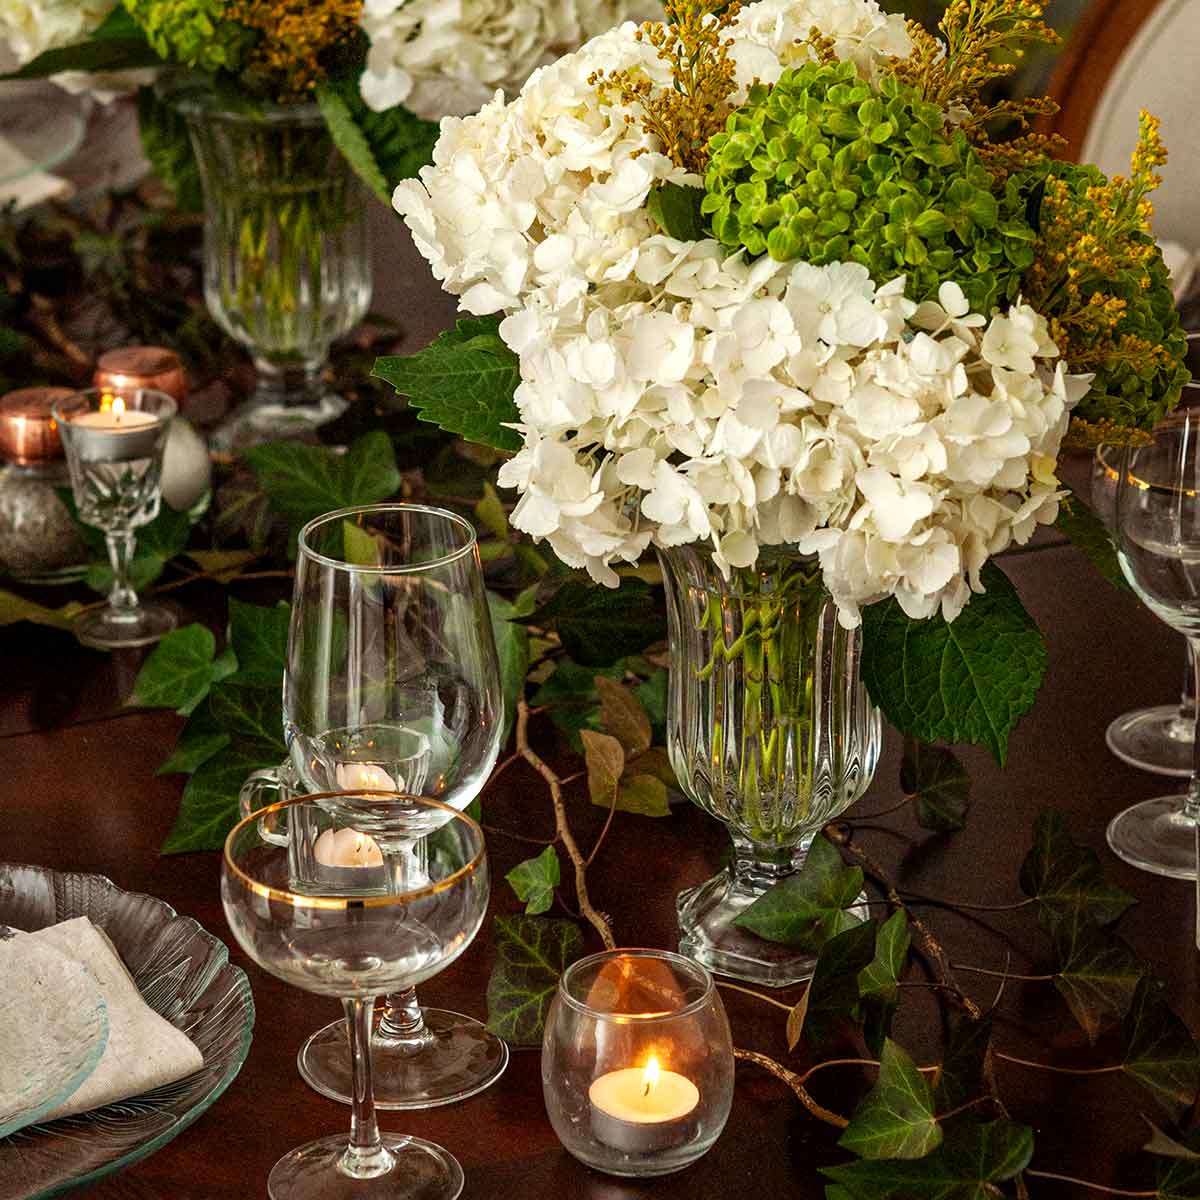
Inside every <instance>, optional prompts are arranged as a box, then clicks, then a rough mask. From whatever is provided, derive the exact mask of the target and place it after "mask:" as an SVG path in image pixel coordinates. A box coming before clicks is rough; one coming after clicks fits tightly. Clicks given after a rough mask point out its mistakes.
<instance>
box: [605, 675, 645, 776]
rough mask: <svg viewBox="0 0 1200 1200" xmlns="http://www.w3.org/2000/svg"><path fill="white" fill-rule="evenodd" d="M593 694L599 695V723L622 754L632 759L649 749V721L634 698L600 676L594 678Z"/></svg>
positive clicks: (615, 683) (626, 689)
mask: <svg viewBox="0 0 1200 1200" xmlns="http://www.w3.org/2000/svg"><path fill="white" fill-rule="evenodd" d="M596 691H597V692H598V693H599V694H600V720H601V722H602V723H603V725H604V728H605V729H607V730H608V732H609V733H611V734H612V735H613V737H615V738H616V739H617V741H618V742H620V743H621V747H622V749H623V750H624V751H625V753H626V754H627V755H628V756H629V757H630V758H633V757H635V756H636V755H638V754H641V753H642V751H643V750H647V749H649V747H650V740H651V737H652V736H653V735H652V734H651V732H650V718H649V717H648V716H646V710H645V709H644V708H643V707H642V705H641V702H640V701H639V700H638V698H637V697H636V696H635V695H634V694H633V693H632V692H631V691H630V690H629V689H628V688H627V687H622V685H621V684H619V683H618V682H617V681H616V680H615V679H606V678H605V677H604V676H603V675H597V676H596Z"/></svg>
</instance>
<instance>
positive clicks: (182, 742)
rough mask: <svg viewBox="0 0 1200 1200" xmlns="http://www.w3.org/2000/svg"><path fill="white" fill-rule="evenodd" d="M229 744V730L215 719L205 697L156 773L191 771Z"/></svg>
mask: <svg viewBox="0 0 1200 1200" xmlns="http://www.w3.org/2000/svg"><path fill="white" fill-rule="evenodd" d="M228 745H229V734H228V733H226V732H225V730H223V729H222V728H221V727H220V726H219V725H218V724H217V723H216V721H215V720H213V715H212V709H211V708H210V707H209V704H208V699H207V697H205V699H204V700H202V701H201V702H200V703H199V704H198V705H197V706H196V708H195V709H194V710H193V712H192V715H191V716H190V717H189V718H188V721H187V724H186V725H184V727H183V729H182V730H181V732H180V734H179V737H178V739H177V740H176V742H175V749H174V750H172V751H171V754H170V756H169V757H168V758H167V760H166V761H165V762H164V763H163V764H162V765H161V766H160V767H159V768H158V770H157V771H156V772H155V774H156V775H190V774H191V773H192V772H193V771H195V770H197V769H199V767H200V766H201V765H202V764H204V763H206V762H208V760H209V759H210V758H212V757H213V755H214V754H216V753H217V752H218V751H220V750H223V749H224V748H225V747H226V746H228Z"/></svg>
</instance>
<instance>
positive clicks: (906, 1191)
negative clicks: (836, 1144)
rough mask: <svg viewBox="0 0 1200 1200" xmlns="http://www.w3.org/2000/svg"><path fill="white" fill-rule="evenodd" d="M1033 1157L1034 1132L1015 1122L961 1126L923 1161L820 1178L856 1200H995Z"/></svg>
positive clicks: (877, 1163) (865, 1164) (853, 1167)
mask: <svg viewBox="0 0 1200 1200" xmlns="http://www.w3.org/2000/svg"><path fill="white" fill-rule="evenodd" d="M1032 1157H1033V1130H1032V1129H1030V1128H1029V1127H1028V1126H1026V1125H1017V1124H1015V1123H1014V1122H1012V1121H990V1122H986V1123H982V1124H973V1123H972V1124H968V1125H961V1126H959V1127H958V1128H956V1129H954V1130H952V1131H951V1132H950V1133H949V1134H948V1135H947V1137H946V1140H945V1141H944V1142H943V1143H942V1144H941V1145H940V1146H939V1147H938V1148H937V1149H936V1150H934V1151H933V1153H932V1154H928V1155H926V1156H925V1157H924V1158H916V1159H860V1160H859V1161H858V1162H854V1163H846V1164H844V1165H841V1166H837V1167H822V1168H821V1174H822V1175H825V1176H826V1177H827V1178H829V1179H833V1180H835V1181H836V1182H838V1183H841V1184H843V1185H844V1186H845V1187H846V1188H847V1189H848V1190H849V1191H850V1192H851V1193H852V1194H853V1195H854V1196H855V1197H856V1200H891V1198H892V1197H894V1196H898V1195H899V1196H920V1197H921V1198H922V1200H994V1198H995V1197H996V1196H998V1195H999V1194H1000V1190H999V1188H997V1187H996V1186H995V1185H996V1184H998V1183H1003V1182H1004V1181H1005V1180H1006V1179H1012V1178H1014V1177H1015V1176H1017V1175H1019V1174H1020V1173H1021V1172H1022V1171H1023V1170H1024V1169H1025V1168H1026V1167H1027V1166H1028V1165H1029V1160H1030V1159H1031V1158H1032Z"/></svg>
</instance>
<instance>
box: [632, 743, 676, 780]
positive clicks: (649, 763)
mask: <svg viewBox="0 0 1200 1200" xmlns="http://www.w3.org/2000/svg"><path fill="white" fill-rule="evenodd" d="M625 770H626V772H627V773H628V774H630V775H653V776H654V778H655V779H661V780H662V781H663V783H665V784H666V785H667V787H669V788H678V787H679V782H678V780H676V778H675V772H674V771H673V770H672V769H671V760H670V758H669V757H668V755H667V748H666V747H665V746H651V747H650V749H649V750H644V751H643V752H642V753H641V754H639V755H638V756H637V757H636V758H630V760H629V762H628V764H627V765H626V767H625Z"/></svg>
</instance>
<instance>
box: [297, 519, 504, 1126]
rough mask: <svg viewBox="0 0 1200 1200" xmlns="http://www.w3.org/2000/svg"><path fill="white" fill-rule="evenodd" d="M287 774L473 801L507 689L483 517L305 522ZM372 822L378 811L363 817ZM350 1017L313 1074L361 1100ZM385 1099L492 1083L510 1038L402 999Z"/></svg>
mask: <svg viewBox="0 0 1200 1200" xmlns="http://www.w3.org/2000/svg"><path fill="white" fill-rule="evenodd" d="M283 701H284V738H285V741H286V742H287V745H288V765H289V769H288V772H285V774H290V776H291V777H292V778H293V779H294V780H295V781H297V782H298V785H299V786H300V787H301V788H302V789H303V790H308V791H327V790H338V789H345V788H359V789H383V790H385V791H399V792H404V793H408V794H413V795H425V796H431V797H434V798H435V799H438V800H442V801H444V802H445V803H447V804H448V805H450V806H452V807H453V808H457V809H463V808H466V806H467V805H468V804H470V803H471V801H472V800H474V799H475V797H476V796H477V795H478V794H479V792H480V791H481V790H482V788H483V785H484V783H485V782H486V781H487V778H488V776H489V775H490V774H491V770H492V767H493V766H494V765H495V762H496V758H497V756H498V754H499V751H500V739H501V736H502V731H503V698H502V693H501V690H500V675H499V664H498V661H497V658H496V648H495V642H494V640H493V636H492V626H491V617H490V611H489V608H488V602H487V596H486V594H485V592H484V588H483V572H482V568H481V566H480V561H479V551H478V547H477V546H476V543H475V531H474V529H473V527H472V526H471V524H470V523H469V522H467V521H465V520H463V519H462V518H461V517H458V516H456V515H455V514H453V513H450V512H446V511H444V510H442V509H437V508H430V507H426V506H423V505H412V504H377V505H367V506H362V507H358V508H350V509H342V510H339V511H337V512H332V513H327V514H326V515H324V516H322V517H318V518H317V519H316V520H314V521H311V522H309V524H308V525H306V526H305V527H304V529H303V530H301V532H300V537H299V543H298V553H297V562H296V580H295V588H294V593H293V605H292V620H291V626H290V630H289V636H288V660H287V669H286V673H285V677H284V694H283ZM363 819H364V820H365V819H366V818H365V817H364V818H363ZM346 1044H347V1043H346V1034H345V1028H344V1024H343V1022H341V1021H336V1022H333V1023H332V1024H330V1025H327V1026H326V1027H325V1028H324V1029H321V1030H319V1031H318V1032H317V1033H315V1034H314V1035H313V1036H312V1037H311V1038H310V1039H309V1040H308V1041H307V1042H306V1043H305V1044H304V1046H303V1047H302V1048H301V1051H300V1054H299V1068H300V1073H301V1075H302V1076H303V1077H304V1079H305V1080H306V1081H307V1082H308V1083H309V1084H310V1085H311V1086H312V1087H313V1088H315V1089H316V1090H317V1091H319V1092H321V1093H322V1094H323V1095H326V1096H330V1097H332V1098H334V1099H337V1100H341V1101H343V1102H344V1103H349V1100H350V1095H351V1088H352V1080H351V1072H350V1067H351V1064H350V1061H349V1058H348V1056H347V1053H346ZM371 1046H372V1054H373V1057H374V1064H375V1073H376V1074H375V1079H376V1089H377V1100H378V1105H379V1107H381V1108H396V1109H404V1108H425V1107H431V1106H433V1105H437V1104H447V1103H450V1102H451V1101H454V1100H460V1099H463V1098H465V1097H466V1096H470V1095H473V1094H474V1093H475V1092H478V1091H480V1090H481V1089H483V1088H485V1087H487V1086H488V1085H489V1084H490V1083H492V1082H493V1081H494V1080H495V1079H496V1078H498V1077H499V1075H500V1073H501V1072H502V1071H503V1070H504V1068H505V1066H506V1064H507V1062H508V1049H507V1047H506V1046H505V1044H504V1042H503V1041H502V1040H501V1039H499V1038H497V1037H496V1036H495V1035H494V1034H492V1033H490V1032H489V1031H488V1030H487V1028H486V1027H485V1026H484V1025H483V1024H482V1023H481V1022H480V1021H477V1020H475V1019H474V1018H471V1017H468V1016H464V1015H463V1014H460V1013H453V1012H446V1011H443V1010H439V1009H428V1008H427V1009H422V1008H421V1007H420V1006H419V1005H418V1004H417V1001H416V997H415V995H414V993H413V992H412V989H411V988H408V989H405V991H404V992H403V993H400V994H395V995H392V996H389V998H388V1003H387V1005H386V1007H385V1008H384V1011H383V1013H382V1015H381V1019H380V1021H379V1024H378V1026H377V1028H376V1030H375V1034H374V1037H373V1039H372V1043H371Z"/></svg>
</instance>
